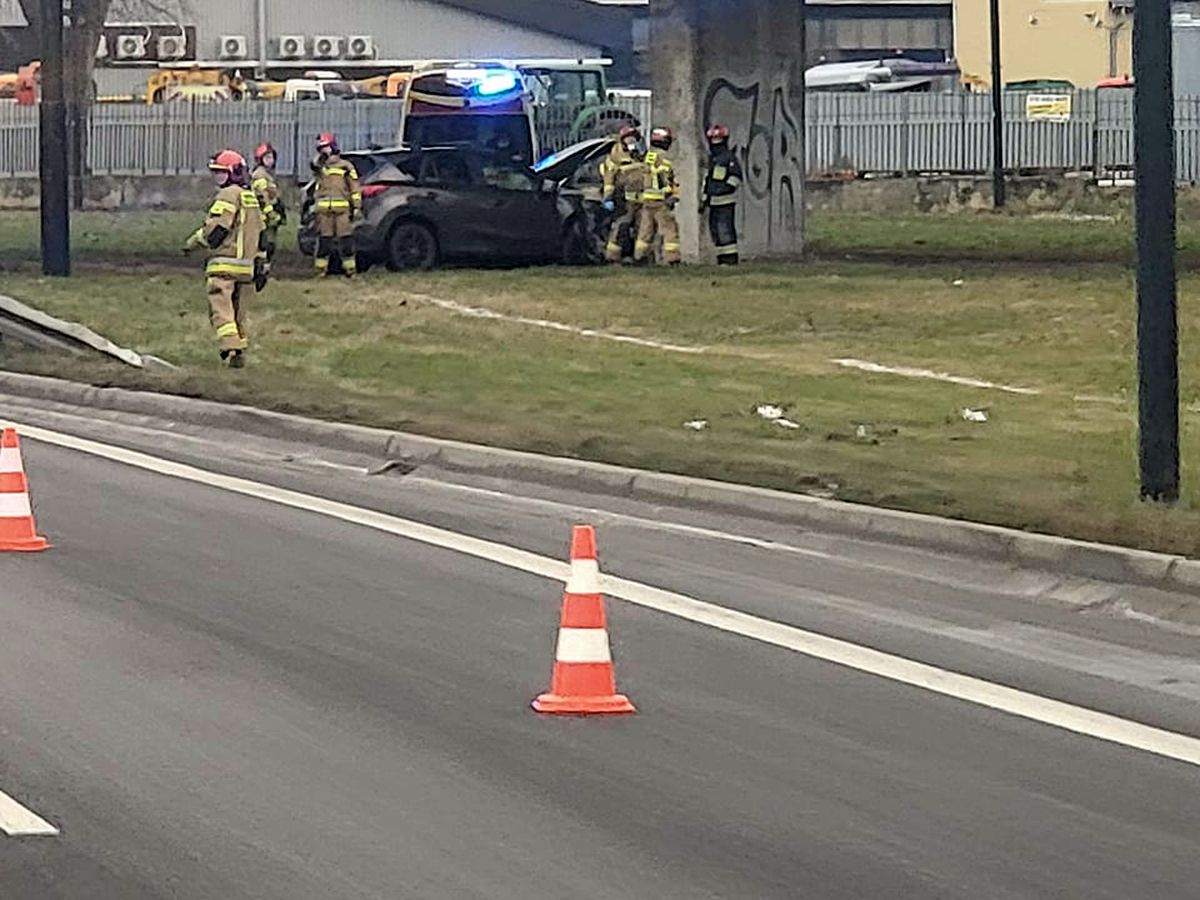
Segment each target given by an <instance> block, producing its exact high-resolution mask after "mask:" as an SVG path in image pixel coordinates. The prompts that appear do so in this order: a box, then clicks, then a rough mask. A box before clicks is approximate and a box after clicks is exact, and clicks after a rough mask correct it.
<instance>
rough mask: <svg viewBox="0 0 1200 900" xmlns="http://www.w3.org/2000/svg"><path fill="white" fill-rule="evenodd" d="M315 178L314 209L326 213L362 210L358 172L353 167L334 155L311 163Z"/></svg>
mask: <svg viewBox="0 0 1200 900" xmlns="http://www.w3.org/2000/svg"><path fill="white" fill-rule="evenodd" d="M313 174H314V175H315V176H316V181H317V188H316V194H315V199H316V208H317V209H318V210H326V211H340V210H354V211H357V210H359V209H361V208H362V191H361V190H359V186H358V171H357V170H356V169H355V168H354V165H353V164H352V163H350V162H347V161H346V160H344V159H342V158H341V157H340V156H337V155H336V154H335V155H333V156H330V157H327V158H326V159H324V160H322V159H320V158H319V157H318V158H317V159H316V160H314V161H313Z"/></svg>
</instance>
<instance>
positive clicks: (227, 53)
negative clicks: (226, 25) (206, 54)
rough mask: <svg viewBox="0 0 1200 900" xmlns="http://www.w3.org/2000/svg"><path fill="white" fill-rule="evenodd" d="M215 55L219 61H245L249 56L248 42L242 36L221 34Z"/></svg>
mask: <svg viewBox="0 0 1200 900" xmlns="http://www.w3.org/2000/svg"><path fill="white" fill-rule="evenodd" d="M217 55H218V56H219V57H220V58H221V59H245V58H246V57H247V56H249V55H250V42H249V41H248V40H246V36H245V35H244V34H223V35H221V41H220V45H219V47H218V52H217Z"/></svg>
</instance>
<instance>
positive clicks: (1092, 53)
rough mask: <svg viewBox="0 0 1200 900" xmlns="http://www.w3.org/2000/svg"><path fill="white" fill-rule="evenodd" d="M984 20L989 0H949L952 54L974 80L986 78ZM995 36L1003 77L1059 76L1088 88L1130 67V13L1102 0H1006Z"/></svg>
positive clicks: (985, 81) (988, 61)
mask: <svg viewBox="0 0 1200 900" xmlns="http://www.w3.org/2000/svg"><path fill="white" fill-rule="evenodd" d="M989 22H990V19H989V14H988V0H954V54H955V58H956V59H957V60H958V64H959V66H960V67H961V68H962V73H963V76H964V78H966V79H970V80H971V81H974V82H977V83H979V84H990V83H991V59H992V54H991V44H990V40H991V37H990V34H991V32H990V26H989ZM1000 38H1001V42H1000V62H1001V67H1002V73H1003V78H1004V81H1005V82H1010V81H1024V80H1027V79H1031V78H1061V79H1066V80H1067V81H1070V82H1072V83H1073V84H1074V85H1075V86H1076V87H1080V88H1089V87H1095V86H1096V82H1098V81H1100V80H1101V79H1103V78H1107V77H1109V75H1110V74H1111V75H1125V74H1128V73H1130V72H1132V70H1133V15H1132V13H1126V12H1124V11H1114V10H1113V8H1112V7H1111V6H1110V4H1109V3H1108V2H1107V0H1055V2H1053V3H1050V2H1047V0H1005V2H1003V3H1001V4H1000ZM1113 56H1115V59H1112V58H1110V57H1113Z"/></svg>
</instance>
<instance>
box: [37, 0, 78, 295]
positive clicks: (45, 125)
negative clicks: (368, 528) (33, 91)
mask: <svg viewBox="0 0 1200 900" xmlns="http://www.w3.org/2000/svg"><path fill="white" fill-rule="evenodd" d="M43 10H44V15H43V18H42V34H41V44H42V68H41V77H42V96H41V106H40V108H39V113H40V117H39V120H40V124H41V134H40V144H41V146H40V162H39V170H40V175H41V191H42V196H41V206H42V272H44V273H45V274H46V275H60V276H66V275H70V274H71V213H70V208H69V206H70V198H69V191H68V186H69V175H68V167H67V105H66V102H65V100H64V91H63V0H44V2H43Z"/></svg>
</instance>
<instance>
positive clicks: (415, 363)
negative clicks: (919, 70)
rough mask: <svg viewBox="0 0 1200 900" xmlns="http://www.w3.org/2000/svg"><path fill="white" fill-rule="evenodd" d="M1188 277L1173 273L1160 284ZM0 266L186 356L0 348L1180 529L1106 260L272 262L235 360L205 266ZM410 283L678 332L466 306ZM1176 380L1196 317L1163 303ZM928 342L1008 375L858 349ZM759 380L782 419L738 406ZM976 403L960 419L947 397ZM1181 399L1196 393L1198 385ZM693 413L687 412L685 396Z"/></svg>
mask: <svg viewBox="0 0 1200 900" xmlns="http://www.w3.org/2000/svg"><path fill="white" fill-rule="evenodd" d="M1198 287H1200V281H1198V280H1196V279H1190V278H1188V279H1185V280H1184V282H1183V284H1182V287H1181V292H1182V298H1183V302H1182V304H1181V305H1182V307H1183V308H1185V309H1186V307H1187V299H1188V298H1189V297H1190V296H1191V295H1193V294H1195V293H1196V291H1197V288H1198ZM3 290H4V291H5V292H6V293H11V294H13V295H15V296H17V297H18V298H20V299H23V300H25V301H26V302H30V303H33V304H34V305H36V306H38V307H40V308H43V309H46V310H47V311H49V312H51V313H53V314H55V315H60V316H64V317H66V318H71V319H76V320H80V321H83V322H85V323H87V324H88V325H90V326H91V327H93V328H95V329H96V330H98V331H99V332H101V333H102V334H105V335H106V336H108V337H110V338H112V339H114V340H116V341H118V342H119V343H123V344H126V345H129V346H133V347H136V348H137V349H140V350H146V351H149V352H153V353H156V354H158V355H160V356H163V357H165V358H167V359H170V360H172V361H174V362H176V363H179V364H180V365H182V366H183V367H184V368H183V370H182V371H180V372H178V373H172V374H168V375H165V376H151V375H146V374H144V373H136V372H131V371H129V370H115V369H113V368H110V367H102V366H96V365H92V364H80V363H78V362H76V361H71V360H64V359H62V358H57V357H43V356H32V355H28V354H17V355H10V356H9V357H8V358H7V359H6V360H0V363H3V364H4V365H7V366H10V367H21V368H25V369H27V370H33V371H41V372H45V373H47V374H63V375H68V376H70V377H76V378H85V379H88V380H92V381H95V382H100V383H112V384H124V385H130V386H147V387H152V388H155V389H159V390H168V391H174V392H179V393H184V394H190V395H200V396H207V397H212V398H216V399H219V400H226V401H240V402H247V403H253V404H258V405H262V406H266V407H270V408H275V409H281V410H288V411H297V412H301V413H306V414H311V415H316V416H319V417H325V418H330V419H340V420H348V421H355V422H362V423H369V424H377V425H383V426H389V427H399V428H404V429H408V430H411V431H415V432H419V433H424V434H432V435H438V436H443V437H450V438H456V439H461V440H470V441H479V442H483V443H489V444H494V445H498V446H506V447H514V448H520V449H527V450H534V451H541V452H548V453H556V454H564V455H570V456H578V457H583V458H588V459H594V460H601V461H606V462H613V463H618V464H626V465H634V466H643V467H647V468H653V469H659V470H663V471H669V472H679V473H686V474H694V475H701V476H707V477H714V478H722V479H728V480H734V481H741V482H746V483H751V484H759V485H765V486H769V487H776V488H783V489H788V490H802V491H812V492H818V493H822V494H825V495H831V496H836V497H839V498H842V499H848V500H856V501H864V502H870V503H876V504H880V505H884V506H890V507H896V508H903V509H910V510H917V511H921V512H929V513H936V514H941V515H949V516H956V517H963V518H969V519H973V520H977V521H983V522H991V523H995V524H1002V525H1009V526H1015V527H1021V528H1029V529H1035V530H1039V531H1045V532H1051V533H1057V534H1066V535H1073V536H1077V537H1083V538H1090V539H1096V540H1107V541H1117V542H1121V543H1127V544H1132V545H1137V546H1142V547H1147V548H1153V549H1159V550H1166V551H1173V552H1182V553H1187V554H1189V555H1200V513H1197V511H1196V508H1195V507H1196V499H1197V492H1196V488H1195V486H1196V475H1197V472H1196V466H1195V464H1194V459H1195V454H1194V453H1192V452H1191V448H1192V447H1194V444H1193V443H1192V437H1193V433H1194V430H1195V427H1196V419H1195V416H1193V415H1191V414H1190V413H1189V414H1187V415H1185V433H1184V447H1185V462H1184V470H1185V486H1186V496H1185V498H1184V501H1183V503H1181V504H1180V506H1179V507H1178V508H1175V509H1160V508H1154V507H1148V506H1145V505H1142V504H1140V503H1138V502H1137V501H1136V499H1135V498H1136V493H1137V491H1136V483H1135V474H1136V473H1135V458H1136V455H1135V409H1134V407H1133V405H1132V403H1131V400H1130V398H1129V396H1128V392H1129V391H1130V390H1131V389H1132V386H1133V385H1134V384H1135V379H1134V372H1133V346H1132V342H1133V333H1134V326H1133V304H1132V299H1131V298H1132V284H1131V281H1130V277H1129V275H1128V273H1126V272H1125V271H1123V270H1121V269H1117V268H1112V267H1109V268H1105V267H1095V268H1085V267H1079V266H1076V267H1072V268H1070V269H1062V268H1040V269H1038V268H1035V269H1029V270H1027V271H1021V272H1016V271H1012V270H1010V269H1007V268H1004V269H999V270H997V269H994V268H992V269H988V268H983V267H970V266H966V267H964V266H963V265H959V264H956V265H947V266H940V267H938V266H933V267H930V266H926V267H921V268H918V267H900V266H887V265H878V264H858V265H846V264H821V265H815V266H809V267H796V266H784V265H761V266H746V267H743V268H742V269H740V270H737V271H717V270H712V269H706V268H689V269H685V270H682V271H674V272H667V271H661V270H618V271H611V270H562V269H543V270H534V271H511V272H509V271H489V272H478V271H466V270H463V271H449V272H441V273H431V274H428V275H422V276H408V277H397V276H389V275H387V274H385V273H374V272H373V273H371V275H369V276H367V277H366V278H363V279H361V280H360V281H358V282H355V283H353V284H349V283H346V282H342V281H326V282H311V281H286V280H285V281H281V282H278V283H275V284H273V285H272V286H271V287H270V288H269V290H268V292H267V293H266V294H265V295H264V296H263V297H261V298H257V299H255V300H254V303H253V306H252V308H251V313H250V315H251V328H252V332H253V336H254V341H255V344H254V349H253V355H252V357H251V364H250V367H249V368H247V369H246V370H244V371H242V372H228V371H224V370H222V369H220V368H219V366H218V365H217V361H216V354H215V350H214V345H213V343H212V339H211V335H210V333H209V329H208V325H207V321H206V316H205V307H204V297H203V289H202V285H201V281H200V279H199V277H198V276H197V275H196V274H195V273H189V274H186V275H182V274H173V273H165V274H164V273H159V274H151V275H141V276H132V275H116V274H103V275H92V276H86V277H83V278H80V279H75V280H69V281H55V280H43V279H39V278H35V277H32V276H22V275H17V276H12V277H8V278H6V279H5V283H4V286H3ZM429 298H437V299H441V300H449V301H453V302H456V303H458V304H462V305H467V306H482V307H487V308H488V309H489V310H491V311H493V312H496V313H499V314H501V315H504V316H509V317H513V318H516V317H523V318H526V319H545V320H553V321H555V322H560V323H566V324H569V325H571V326H573V327H579V328H587V329H594V330H596V331H601V332H605V333H609V334H622V335H629V336H636V337H640V338H645V339H650V340H661V341H666V342H670V343H672V344H678V345H689V346H694V347H697V348H703V351H702V352H695V353H683V352H676V351H666V350H659V349H653V348H649V347H644V346H637V345H630V344H626V343H619V342H614V341H610V340H605V339H602V338H596V337H584V336H580V335H577V334H573V333H565V332H562V331H555V330H550V329H547V328H544V327H536V326H533V325H529V324H520V323H517V322H515V321H510V320H504V319H481V318H475V317H471V316H467V315H463V314H461V313H456V312H453V311H450V310H447V309H445V308H443V307H440V306H437V305H434V304H432V303H431V302H430V301H429ZM1181 329H1182V333H1181V345H1182V346H1183V347H1184V349H1185V354H1184V357H1183V360H1182V367H1183V368H1182V375H1183V389H1184V397H1185V402H1187V403H1188V404H1189V406H1191V405H1194V403H1195V401H1196V400H1197V398H1196V396H1195V391H1196V385H1197V375H1198V374H1200V371H1198V368H1197V366H1198V364H1197V361H1196V357H1195V356H1194V355H1193V354H1191V353H1189V352H1187V350H1188V348H1190V347H1193V346H1196V339H1197V337H1200V335H1197V326H1196V324H1195V322H1194V321H1192V320H1189V319H1187V318H1186V317H1185V318H1184V320H1183V321H1182V323H1181ZM843 357H855V358H859V359H863V360H868V361H872V362H878V363H882V364H887V365H907V366H917V367H927V368H931V369H936V370H939V371H946V372H952V373H955V374H959V375H967V376H972V377H976V378H981V379H986V380H989V381H995V382H1001V383H1006V384H1010V385H1017V386H1021V387H1026V388H1031V389H1034V390H1037V391H1039V393H1037V394H1033V395H1018V394H1008V393H1003V392H999V391H994V390H983V389H978V388H971V387H965V386H961V385H955V384H947V383H943V382H938V381H930V380H919V379H912V378H902V377H897V376H894V375H886V374H867V373H862V372H858V371H854V370H849V369H845V368H842V367H839V366H838V365H836V364H834V363H832V362H831V360H833V359H837V358H843ZM766 403H770V404H775V405H778V406H781V407H783V408H784V409H785V410H786V414H787V416H788V417H789V418H790V419H792V420H794V421H795V422H796V423H797V424H798V425H799V426H800V427H799V428H796V429H787V428H783V427H780V426H779V425H776V424H773V423H771V422H768V421H766V420H764V419H763V418H761V417H759V416H758V415H756V414H755V412H754V410H755V407H756V406H758V405H760V404H766ZM966 407H970V408H973V409H983V410H986V412H987V414H988V417H989V419H988V421H987V422H985V423H975V422H967V421H964V420H963V418H962V415H961V410H962V409H963V408H966ZM1197 408H1200V407H1197ZM692 420H704V421H706V422H707V423H708V424H707V426H706V427H705V428H704V429H703V430H700V431H694V430H691V429H688V428H685V427H684V426H683V423H684V422H688V421H692Z"/></svg>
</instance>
